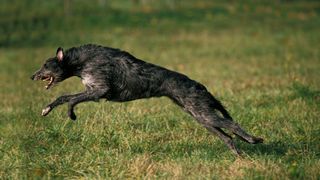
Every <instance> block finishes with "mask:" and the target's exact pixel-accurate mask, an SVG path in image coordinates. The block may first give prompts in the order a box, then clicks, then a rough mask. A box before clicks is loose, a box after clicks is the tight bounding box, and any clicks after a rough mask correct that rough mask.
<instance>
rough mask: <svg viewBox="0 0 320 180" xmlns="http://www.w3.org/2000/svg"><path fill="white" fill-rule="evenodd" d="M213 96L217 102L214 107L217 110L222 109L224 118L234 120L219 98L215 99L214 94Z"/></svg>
mask: <svg viewBox="0 0 320 180" xmlns="http://www.w3.org/2000/svg"><path fill="white" fill-rule="evenodd" d="M212 98H213V99H214V102H215V106H214V108H215V109H216V110H218V111H220V113H221V114H222V115H223V117H224V118H226V119H229V120H233V119H232V117H231V116H230V114H229V112H228V111H227V110H226V108H225V107H224V106H223V105H222V104H221V102H220V101H219V100H217V99H215V98H214V97H213V96H212Z"/></svg>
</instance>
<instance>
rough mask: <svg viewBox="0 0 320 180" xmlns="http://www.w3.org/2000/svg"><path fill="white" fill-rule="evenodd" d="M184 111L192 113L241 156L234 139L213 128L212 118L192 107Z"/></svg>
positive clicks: (217, 128) (219, 129)
mask: <svg viewBox="0 0 320 180" xmlns="http://www.w3.org/2000/svg"><path fill="white" fill-rule="evenodd" d="M184 110H186V111H187V112H188V113H190V114H191V115H192V116H193V117H194V118H195V119H196V120H197V121H198V122H199V123H200V124H201V125H203V126H204V127H205V128H206V129H207V130H208V131H209V132H211V133H213V134H215V135H217V136H218V137H219V138H220V139H221V140H222V141H223V142H224V143H225V144H226V145H227V147H228V148H229V149H230V150H231V151H232V152H233V153H234V154H236V155H237V156H241V151H239V150H238V149H237V148H236V146H235V144H234V141H233V139H232V137H231V136H230V135H228V134H227V133H225V132H224V131H223V130H222V129H221V128H219V127H214V126H212V123H211V122H212V119H211V118H210V117H208V116H205V115H203V114H202V113H199V112H198V111H196V110H195V108H194V107H192V106H188V107H184Z"/></svg>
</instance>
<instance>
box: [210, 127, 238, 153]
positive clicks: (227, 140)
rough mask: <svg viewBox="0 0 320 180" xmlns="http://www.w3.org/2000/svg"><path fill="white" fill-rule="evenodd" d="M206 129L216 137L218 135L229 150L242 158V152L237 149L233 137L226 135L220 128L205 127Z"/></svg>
mask: <svg viewBox="0 0 320 180" xmlns="http://www.w3.org/2000/svg"><path fill="white" fill-rule="evenodd" d="M205 128H206V129H207V130H208V131H210V132H212V133H214V134H215V135H217V136H218V137H219V138H220V139H221V140H222V141H223V142H224V143H225V144H226V145H227V146H228V148H229V149H230V150H231V151H232V152H233V153H234V154H236V155H237V156H241V151H239V150H238V149H237V147H236V146H235V144H234V142H233V140H232V137H231V136H229V135H228V134H227V133H225V132H224V131H223V130H222V129H220V128H215V127H212V126H205Z"/></svg>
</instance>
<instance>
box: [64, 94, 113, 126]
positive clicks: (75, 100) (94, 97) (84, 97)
mask: <svg viewBox="0 0 320 180" xmlns="http://www.w3.org/2000/svg"><path fill="white" fill-rule="evenodd" d="M106 93H107V89H98V90H93V89H91V90H90V91H87V92H85V93H81V94H78V95H77V96H74V97H72V98H71V99H70V101H69V106H68V116H69V117H70V119H72V120H76V118H77V117H76V115H75V113H74V107H75V106H76V105H77V104H79V103H81V102H86V101H98V100H99V99H100V98H102V97H103V96H104V95H105V94H106Z"/></svg>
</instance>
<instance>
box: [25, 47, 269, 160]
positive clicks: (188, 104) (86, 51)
mask: <svg viewBox="0 0 320 180" xmlns="http://www.w3.org/2000/svg"><path fill="white" fill-rule="evenodd" d="M71 76H77V77H80V78H81V79H82V83H83V84H84V85H85V86H86V90H85V91H84V92H82V93H78V94H74V95H65V96H61V97H58V98H57V99H56V100H55V101H53V102H52V103H51V104H49V105H48V106H47V107H46V108H44V109H43V111H42V115H43V116H46V115H47V114H48V113H49V112H50V111H51V110H52V109H53V108H55V107H57V106H58V105H61V104H63V103H68V104H69V106H68V107H69V109H68V115H69V117H70V118H71V119H73V120H75V119H76V115H75V113H74V107H75V106H76V105H77V104H78V103H81V102H85V101H98V100H99V99H101V98H105V99H107V100H108V101H116V102H124V101H131V100H135V99H141V98H150V97H160V96H166V97H169V98H170V99H172V100H173V102H175V103H176V104H177V105H179V106H180V107H182V108H183V109H184V110H185V111H186V112H188V113H190V114H191V115H192V116H193V117H194V118H195V119H196V120H197V121H198V122H199V123H200V124H201V125H203V126H204V127H205V128H206V129H208V130H209V131H210V132H212V133H214V134H216V135H217V136H218V137H219V138H221V139H222V140H223V141H224V142H225V143H226V145H227V146H228V147H229V148H230V149H231V150H232V151H233V152H234V153H235V154H237V155H240V151H239V150H238V149H237V148H236V147H235V145H234V142H233V140H232V137H231V136H230V135H228V134H227V133H225V132H224V131H223V130H222V129H221V128H225V129H228V130H230V131H231V132H232V133H234V134H235V135H237V136H238V137H240V138H241V139H242V140H244V141H246V142H248V143H252V144H255V143H261V142H263V139H262V138H258V137H254V136H251V135H249V134H248V133H246V132H245V131H244V130H243V129H242V128H241V127H240V126H239V125H238V124H237V123H235V122H234V121H233V120H232V118H231V116H230V115H229V113H228V112H227V111H226V110H225V108H224V107H223V106H222V105H221V103H220V102H219V101H218V100H217V99H215V98H214V97H213V96H212V95H211V93H210V92H208V91H207V89H206V88H205V87H204V86H203V85H202V84H200V83H198V82H196V81H194V80H191V79H189V78H188V77H187V76H185V75H183V74H180V73H178V72H174V71H170V70H168V69H165V68H163V67H159V66H157V65H154V64H150V63H147V62H144V61H142V60H140V59H137V58H135V57H134V56H132V55H131V54H129V53H127V52H125V51H121V50H119V49H113V48H108V47H102V46H98V45H92V44H89V45H84V46H80V47H73V48H70V49H68V50H67V51H65V52H64V51H63V49H62V48H58V49H57V53H56V56H55V57H53V58H49V59H48V60H47V61H46V62H45V64H44V65H43V66H42V67H41V68H40V70H38V71H37V72H36V73H35V74H34V75H33V76H32V77H31V79H33V80H45V81H49V84H48V85H47V86H46V88H47V89H48V88H50V87H51V86H52V85H54V84H56V83H58V82H61V81H63V80H65V79H67V78H69V77H71ZM217 111H219V112H220V113H221V115H219V113H218V112H217Z"/></svg>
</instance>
